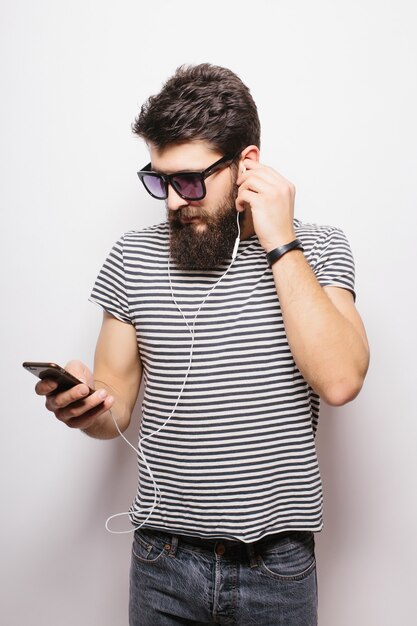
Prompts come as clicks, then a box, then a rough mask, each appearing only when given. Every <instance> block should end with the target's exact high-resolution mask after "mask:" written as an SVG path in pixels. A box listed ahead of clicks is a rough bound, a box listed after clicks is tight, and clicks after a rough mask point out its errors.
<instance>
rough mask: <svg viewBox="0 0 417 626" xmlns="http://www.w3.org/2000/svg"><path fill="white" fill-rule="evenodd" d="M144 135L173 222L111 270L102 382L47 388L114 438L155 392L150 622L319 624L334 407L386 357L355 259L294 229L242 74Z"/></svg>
mask: <svg viewBox="0 0 417 626" xmlns="http://www.w3.org/2000/svg"><path fill="white" fill-rule="evenodd" d="M133 131H134V132H135V133H136V134H137V135H138V136H139V137H141V138H142V139H144V141H145V142H146V144H147V146H148V149H149V153H150V162H149V163H148V164H147V165H145V166H144V167H143V168H142V169H141V170H140V171H139V172H138V176H139V179H140V181H141V182H142V183H143V185H144V187H145V189H146V190H147V192H148V193H149V194H151V195H152V196H153V197H155V198H159V199H161V200H164V201H165V203H166V207H167V220H166V221H165V222H163V223H162V224H158V225H156V226H150V227H148V228H145V229H143V230H140V231H131V232H128V233H126V234H125V235H124V236H123V237H122V238H121V239H120V240H119V241H117V243H116V244H115V246H114V247H113V249H112V251H111V252H110V254H109V256H108V258H107V260H106V261H105V263H104V265H103V268H102V270H101V272H100V274H99V276H98V278H97V281H96V283H95V286H94V289H93V292H92V295H91V299H92V300H93V301H94V302H96V303H98V304H99V305H100V306H101V307H102V308H103V309H104V314H103V315H104V317H103V324H102V329H101V332H100V335H99V338H98V342H97V348H96V355H95V363H94V374H93V373H91V372H90V371H89V369H88V368H87V367H86V366H85V365H83V364H82V363H80V362H79V361H71V362H70V363H69V364H68V365H67V369H69V370H70V372H71V373H73V374H74V375H75V376H77V377H78V378H79V379H81V380H82V381H84V383H86V384H81V385H77V386H75V387H73V388H72V389H71V390H69V391H66V392H63V393H58V394H54V393H53V392H54V390H55V388H56V383H53V382H52V381H42V382H40V383H38V385H37V392H38V393H39V394H40V395H45V396H46V406H47V408H48V409H50V410H51V411H53V412H54V413H55V415H56V417H57V418H58V419H60V420H62V421H63V422H65V423H66V424H67V425H68V426H70V427H75V428H80V429H82V430H83V431H84V432H86V433H87V434H89V435H91V436H93V437H98V438H102V439H106V438H111V437H115V436H117V435H118V434H119V432H123V431H124V430H125V429H126V428H127V426H128V425H129V422H130V419H131V413H132V410H133V407H134V405H135V402H136V399H137V396H138V391H139V387H140V385H141V383H142V382H143V385H144V396H143V403H142V421H141V429H140V435H139V442H138V453H139V481H138V491H137V495H136V498H135V500H134V502H133V504H132V507H131V509H130V512H129V514H130V520H131V522H132V524H133V529H134V531H135V535H134V542H133V550H132V562H131V570H130V624H131V626H138V625H142V626H165V625H170V624H200V625H202V624H238V625H240V626H245V625H247V624H253V623H257V624H259V625H260V626H268V625H272V624H273V625H274V626H276V625H283V626H284V625H285V626H313V625H315V624H316V623H317V586H316V569H315V556H314V533H315V532H319V531H320V530H321V528H322V489H321V481H320V473H319V468H318V462H317V456H316V450H315V445H314V438H315V433H316V429H317V424H318V415H319V401H320V398H323V399H324V400H325V401H326V402H327V403H329V404H331V405H342V404H344V403H346V402H349V401H350V400H352V399H353V398H354V397H355V396H356V395H357V394H358V392H359V391H360V389H361V386H362V383H363V380H364V377H365V374H366V370H367V366H368V358H369V355H368V344H367V340H366V335H365V331H364V328H363V325H362V322H361V319H360V317H359V314H358V312H357V310H356V308H355V304H354V266H353V259H352V255H351V251H350V248H349V244H348V242H347V240H346V237H345V235H344V234H343V232H342V231H341V230H339V229H338V228H334V227H329V226H318V225H314V224H305V223H302V222H301V221H300V220H299V219H296V218H294V196H295V189H294V186H293V185H292V184H291V183H290V182H288V181H287V180H285V178H284V177H283V176H281V175H280V174H279V173H278V172H276V171H275V170H274V169H273V168H271V167H269V166H267V165H265V164H263V163H262V161H261V158H260V124H259V118H258V113H257V109H256V105H255V103H254V101H253V99H252V96H251V94H250V91H249V89H248V88H247V87H246V86H245V85H244V84H243V83H242V81H241V80H240V79H239V78H238V77H237V76H236V75H235V74H234V73H233V72H231V71H230V70H228V69H225V68H221V67H217V66H212V65H209V64H202V65H197V66H191V67H181V68H179V69H178V70H177V72H176V73H175V75H174V76H173V77H172V78H170V79H169V80H168V81H167V82H166V83H165V85H164V86H163V88H162V90H161V91H160V93H158V94H157V95H155V96H152V97H151V98H149V100H148V101H147V102H146V103H145V104H144V105H143V107H142V109H141V111H140V114H139V115H138V117H137V119H136V120H135V122H134V124H133ZM88 386H89V387H91V388H93V389H95V391H94V393H92V394H90V395H88V394H89V389H88Z"/></svg>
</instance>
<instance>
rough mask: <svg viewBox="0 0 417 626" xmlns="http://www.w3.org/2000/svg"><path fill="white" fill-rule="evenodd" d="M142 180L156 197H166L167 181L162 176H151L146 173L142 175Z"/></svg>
mask: <svg viewBox="0 0 417 626" xmlns="http://www.w3.org/2000/svg"><path fill="white" fill-rule="evenodd" d="M142 182H143V184H144V185H145V188H146V190H147V191H148V192H149V193H150V194H151V195H152V196H154V197H155V198H160V199H161V200H163V199H164V198H166V193H165V183H164V181H163V179H162V178H161V177H160V176H151V175H150V174H145V175H144V176H142Z"/></svg>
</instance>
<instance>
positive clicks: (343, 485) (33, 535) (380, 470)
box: [0, 0, 417, 626]
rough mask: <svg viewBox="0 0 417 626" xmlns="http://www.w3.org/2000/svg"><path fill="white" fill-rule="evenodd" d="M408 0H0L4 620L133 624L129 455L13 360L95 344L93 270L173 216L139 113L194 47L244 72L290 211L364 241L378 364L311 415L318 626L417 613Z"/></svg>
mask: <svg viewBox="0 0 417 626" xmlns="http://www.w3.org/2000/svg"><path fill="white" fill-rule="evenodd" d="M414 7H415V3H414V2H413V1H412V0H410V1H408V2H407V1H406V0H386V1H383V0H375V1H372V0H354V1H352V0H351V1H350V2H347V1H346V2H337V1H335V0H328V1H326V0H316V1H315V2H310V1H309V0H305V1H301V0H299V1H297V0H295V1H294V0H291V1H290V0H288V1H285V2H281V1H279V0H278V1H275V2H273V1H271V2H268V1H266V0H257V1H256V2H249V1H247V2H246V1H244V0H241V1H240V2H225V1H221V2H220V1H216V0H211V1H210V2H206V3H199V2H195V1H189V2H187V1H175V2H169V1H165V2H164V1H161V0H159V1H155V0H153V1H152V2H140V1H139V0H136V1H135V2H133V1H130V2H129V1H123V0H122V1H118V2H111V1H110V0H100V1H99V0H71V2H69V1H68V0H65V1H64V0H50V1H48V0H37V2H31V1H30V0H13V1H12V0H9V1H8V2H7V0H2V1H1V4H0V11H1V14H0V48H1V49H0V52H1V84H0V88H1V99H0V124H1V128H0V131H1V134H0V150H1V160H0V175H1V187H0V202H1V230H0V232H1V246H0V252H1V259H0V262H1V265H0V267H1V303H2V304H1V314H2V324H1V350H0V352H1V357H0V358H1V381H2V383H1V391H2V394H1V396H2V404H1V439H0V442H1V443H0V445H1V450H0V458H1V464H2V469H1V541H2V547H1V557H0V568H1V581H0V583H1V584H0V590H1V595H2V598H1V602H0V606H1V608H0V611H1V615H0V619H1V622H2V623H3V624H7V626H22V625H23V624H30V625H31V626H38V625H39V626H49V625H51V626H52V625H53V626H56V625H59V626H72V625H73V624H78V625H80V626H119V625H120V626H124V625H126V624H127V588H128V566H129V558H130V542H131V536H115V535H109V534H108V533H107V532H106V531H105V529H104V522H105V520H106V518H107V517H108V516H109V515H111V514H112V513H116V512H118V511H124V510H126V509H127V508H128V506H129V504H130V500H131V498H132V497H133V495H134V492H135V488H136V460H135V455H134V453H133V452H132V451H131V450H130V449H129V448H128V447H127V446H126V444H125V443H124V442H123V441H119V440H115V441H111V442H102V441H94V440H92V439H89V438H88V437H85V436H84V435H82V434H80V433H79V432H73V431H71V430H69V429H67V428H66V427H65V426H63V425H62V424H60V423H59V422H57V421H56V420H55V419H54V418H53V417H52V416H51V415H50V414H48V413H47V412H46V410H45V409H44V408H43V403H42V400H41V399H39V398H37V397H36V396H35V395H34V393H33V385H34V383H35V379H34V378H32V377H31V376H30V374H28V373H27V372H25V371H24V370H23V369H22V367H21V362H22V361H24V360H30V359H32V360H54V361H57V362H58V363H60V364H64V363H66V361H67V360H69V359H70V358H80V359H82V360H84V361H85V362H86V363H88V364H91V363H92V358H93V352H94V346H95V340H96V336H97V332H98V329H99V326H100V322H101V312H100V310H99V309H98V308H97V307H95V306H94V305H92V304H90V303H89V302H88V301H87V298H88V295H89V291H90V288H91V285H92V283H93V281H94V279H95V276H96V274H97V272H98V270H99V267H100V266H101V263H102V261H103V260H104V257H105V256H106V254H107V252H108V250H109V248H110V247H111V245H112V244H113V242H114V240H115V239H116V238H118V236H119V235H120V234H121V233H122V232H124V231H125V230H128V229H132V228H140V227H143V226H145V225H149V224H152V223H156V222H158V221H160V220H161V219H162V218H163V214H164V213H163V211H164V209H163V206H162V204H163V203H160V204H158V203H157V202H153V201H152V200H150V199H149V198H148V197H147V196H146V195H145V192H144V191H143V190H142V189H141V188H140V187H139V182H138V180H137V177H136V173H135V172H136V170H137V169H138V168H139V167H141V166H142V165H144V164H145V163H146V161H147V153H146V149H145V147H144V146H143V144H142V143H141V142H140V140H139V139H137V138H135V137H134V136H133V135H132V134H131V131H130V125H131V122H132V121H133V119H134V117H135V116H136V114H137V112H138V110H139V107H140V105H141V104H142V102H143V101H144V100H145V99H146V98H147V97H148V96H149V95H150V94H153V93H155V92H157V91H158V90H159V89H160V87H161V85H162V82H163V81H164V80H165V79H166V78H168V77H169V76H170V75H171V74H172V73H173V72H174V71H175V69H176V67H177V66H178V65H180V64H182V63H199V62H203V61H204V62H205V61H208V62H211V63H216V64H219V65H223V66H226V67H230V68H231V69H232V70H234V71H235V72H236V73H237V74H239V75H240V76H241V78H242V79H243V81H244V82H246V83H247V84H248V86H249V87H250V88H251V91H252V93H253V96H254V98H255V100H256V102H257V104H258V108H259V113H260V118H261V123H262V131H263V135H262V137H263V143H262V159H263V161H264V162H267V163H268V164H270V165H272V166H274V167H276V168H277V169H278V170H279V171H280V172H281V173H282V174H283V175H284V176H286V177H287V178H289V179H290V180H292V181H293V182H294V184H295V185H296V187H297V207H296V213H297V216H298V217H300V218H301V219H303V220H306V221H315V222H319V223H324V224H332V225H335V226H339V227H341V228H343V229H344V230H345V232H346V234H347V236H348V238H349V239H350V242H351V245H352V249H353V252H354V255H355V258H356V265H357V305H358V308H359V310H360V312H361V314H362V316H363V319H364V322H365V324H366V327H367V330H368V335H369V340H370V344H371V349H372V362H371V367H370V371H369V375H368V378H367V381H366V384H365V386H364V389H363V391H362V393H361V395H360V396H359V397H358V399H356V400H355V401H354V402H353V403H351V404H350V405H347V406H345V407H343V408H340V409H330V408H328V407H323V411H322V416H321V423H320V428H319V436H318V448H319V455H320V463H321V469H322V474H323V480H324V486H325V529H324V530H323V532H322V533H321V535H320V536H318V537H317V556H318V568H319V594H320V626H398V625H405V626H408V625H411V624H415V623H416V617H415V613H416V609H415V593H416V592H415V589H416V582H417V581H416V573H415V562H416V557H417V553H416V552H417V550H416V541H415V532H416V514H417V507H416V495H415V494H416V485H415V482H416V481H415V477H416V472H417V455H416V436H417V426H416V417H417V416H416V407H415V393H416V367H415V350H416V313H415V307H416V302H415V295H416V281H415V271H416V211H417V203H416V200H417V189H416V187H417V175H416V174H417V133H416V111H417V98H416V95H417V94H416V91H417V89H416V76H417V72H416V68H417V63H416V61H417V38H416V18H415V8H414ZM137 431H138V420H137V419H136V420H135V421H134V423H133V424H132V426H131V428H130V429H129V436H130V439H131V440H132V441H135V439H136V436H137ZM125 524H126V525H127V520H122V522H121V523H120V526H124V525H125ZM260 626H262V625H260Z"/></svg>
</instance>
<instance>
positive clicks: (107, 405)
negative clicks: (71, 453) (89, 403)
mask: <svg viewBox="0 0 417 626" xmlns="http://www.w3.org/2000/svg"><path fill="white" fill-rule="evenodd" d="M113 404H114V398H113V396H108V397H107V398H106V399H105V400H103V401H102V402H101V403H100V404H98V405H97V406H95V407H93V408H92V409H89V410H88V411H86V412H85V413H83V414H82V415H80V416H74V417H68V418H66V419H62V420H61V421H62V422H63V423H64V424H65V425H66V426H68V428H83V429H86V428H89V427H90V426H92V425H93V424H94V422H95V421H96V420H97V418H99V417H100V416H101V415H104V414H105V413H107V411H108V410H109V409H111V408H112V406H113Z"/></svg>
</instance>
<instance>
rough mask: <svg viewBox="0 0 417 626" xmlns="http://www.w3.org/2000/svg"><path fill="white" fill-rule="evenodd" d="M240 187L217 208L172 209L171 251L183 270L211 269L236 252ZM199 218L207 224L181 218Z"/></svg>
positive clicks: (170, 218)
mask: <svg viewBox="0 0 417 626" xmlns="http://www.w3.org/2000/svg"><path fill="white" fill-rule="evenodd" d="M236 197H237V187H236V186H233V188H232V190H231V191H230V193H229V194H228V195H227V196H226V197H225V198H224V199H223V201H222V202H221V203H220V204H219V206H218V207H217V209H216V210H206V209H200V208H198V207H192V206H184V207H181V208H179V209H177V210H176V211H170V210H168V221H169V225H170V254H171V258H172V259H173V260H174V261H175V263H176V265H177V267H179V268H180V269H183V270H190V269H192V270H211V269H214V268H216V267H218V266H219V265H220V264H221V263H222V262H223V261H225V259H228V258H230V256H231V255H232V251H233V247H234V244H235V241H236V237H237V236H238V227H237V212H236V208H235V200H236ZM193 217H198V218H199V220H200V221H201V222H202V223H203V224H204V226H205V227H204V229H200V228H199V227H200V223H199V224H197V225H195V224H192V223H190V224H183V223H182V222H181V218H183V219H191V218H193Z"/></svg>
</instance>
